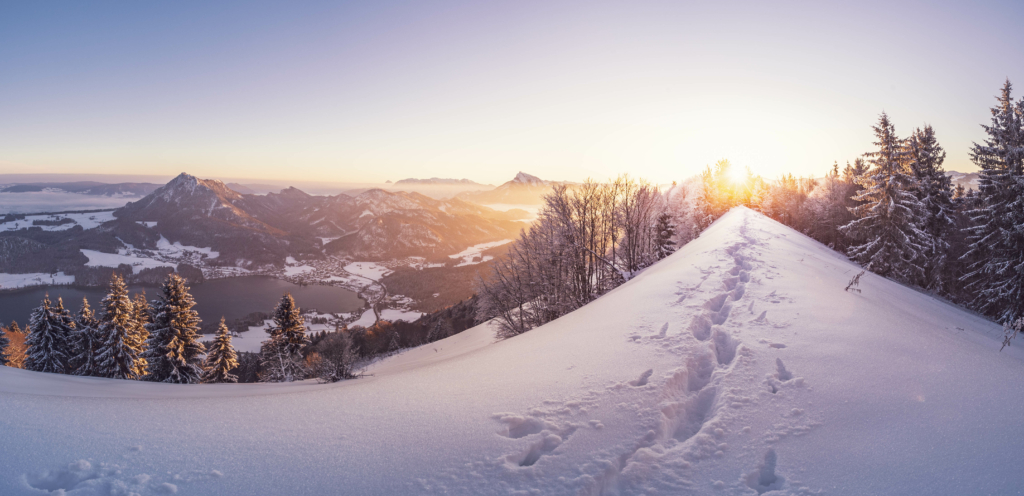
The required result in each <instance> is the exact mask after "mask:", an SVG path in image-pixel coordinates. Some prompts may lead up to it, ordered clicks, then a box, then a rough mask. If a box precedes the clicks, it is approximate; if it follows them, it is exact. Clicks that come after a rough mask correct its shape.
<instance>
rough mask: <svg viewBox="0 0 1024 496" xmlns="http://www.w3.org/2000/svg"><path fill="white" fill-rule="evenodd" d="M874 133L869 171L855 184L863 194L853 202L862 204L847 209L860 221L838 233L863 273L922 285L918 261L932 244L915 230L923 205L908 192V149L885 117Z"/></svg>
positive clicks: (920, 264) (859, 192)
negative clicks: (849, 243)
mask: <svg viewBox="0 0 1024 496" xmlns="http://www.w3.org/2000/svg"><path fill="white" fill-rule="evenodd" d="M874 130H875V136H876V138H877V139H878V141H876V142H875V145H876V146H878V151H875V152H870V153H868V154H866V155H867V156H868V157H870V158H871V161H870V163H871V165H872V168H871V170H870V171H869V172H868V173H867V174H864V175H863V176H861V177H860V178H859V179H858V184H859V185H861V186H862V189H861V190H860V191H858V193H857V196H856V197H854V200H856V201H862V202H865V203H863V204H861V205H858V206H856V207H853V208H851V209H850V211H851V212H853V214H854V215H856V216H857V217H858V218H857V219H856V220H853V221H851V222H850V223H849V224H847V225H845V226H843V227H842V229H841V230H842V231H843V233H845V234H847V235H849V236H851V237H852V238H853V239H854V240H855V243H854V244H853V246H851V247H850V249H849V254H850V257H851V258H853V259H854V260H856V261H857V262H858V263H860V264H861V265H863V266H864V268H866V269H868V270H870V271H872V272H875V273H877V274H879V275H882V276H885V277H893V278H895V279H898V280H903V281H920V280H921V279H922V278H923V276H924V269H923V268H922V264H923V258H922V257H923V254H924V253H927V251H928V250H929V249H930V244H929V242H928V237H927V235H926V234H925V233H923V232H922V231H921V229H920V227H919V226H920V217H921V211H922V209H923V206H922V205H921V203H920V202H919V201H918V200H917V198H916V197H915V196H914V194H913V192H912V191H913V189H914V187H915V183H914V180H913V178H912V177H910V176H908V175H907V174H906V172H905V170H906V165H907V154H906V150H905V147H904V146H903V142H902V140H900V139H899V138H898V137H897V136H896V130H895V128H894V127H893V125H892V123H891V122H890V121H889V116H888V115H886V114H885V113H884V112H883V113H882V115H881V117H880V118H879V121H878V125H876V126H874ZM856 242H860V244H856Z"/></svg>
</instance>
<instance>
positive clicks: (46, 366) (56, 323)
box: [25, 295, 75, 374]
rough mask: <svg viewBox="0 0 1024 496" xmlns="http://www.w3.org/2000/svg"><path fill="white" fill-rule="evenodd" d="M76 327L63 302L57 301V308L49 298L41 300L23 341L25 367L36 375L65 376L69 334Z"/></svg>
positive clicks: (68, 353)
mask: <svg viewBox="0 0 1024 496" xmlns="http://www.w3.org/2000/svg"><path fill="white" fill-rule="evenodd" d="M74 328H75V324H74V321H73V320H72V318H71V314H69V313H68V311H67V310H65V309H64V303H63V302H62V301H61V300H60V298H57V306H53V304H52V303H50V296H49V295H47V296H46V297H45V298H43V302H42V304H40V305H39V307H37V308H36V309H35V310H34V311H33V312H32V316H31V317H30V318H29V335H28V336H27V337H26V338H25V345H26V347H27V348H28V349H27V352H26V357H25V368H26V369H27V370H34V371H36V372H51V373H54V374H66V373H67V372H68V361H69V359H70V356H71V349H70V335H71V333H72V332H74Z"/></svg>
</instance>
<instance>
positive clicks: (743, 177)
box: [726, 165, 750, 184]
mask: <svg viewBox="0 0 1024 496" xmlns="http://www.w3.org/2000/svg"><path fill="white" fill-rule="evenodd" d="M749 171H750V170H749V169H748V168H747V167H739V166H736V165H733V166H730V167H729V170H728V171H726V176H727V177H728V178H729V181H731V182H732V183H733V184H743V183H745V182H746V181H747V178H748V173H749Z"/></svg>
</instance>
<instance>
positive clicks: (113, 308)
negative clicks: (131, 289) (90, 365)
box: [96, 274, 146, 379]
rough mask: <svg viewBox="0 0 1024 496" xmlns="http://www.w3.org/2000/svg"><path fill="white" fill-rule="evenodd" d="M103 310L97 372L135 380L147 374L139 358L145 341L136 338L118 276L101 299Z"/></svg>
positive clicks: (131, 311)
mask: <svg viewBox="0 0 1024 496" xmlns="http://www.w3.org/2000/svg"><path fill="white" fill-rule="evenodd" d="M101 304H102V305H103V309H104V313H103V318H102V319H101V320H100V324H99V333H98V334H99V337H100V343H99V348H98V349H97V351H96V365H97V370H96V375H98V376H100V377H109V378H111V379H138V378H140V377H142V376H143V375H145V373H146V359H145V358H143V357H142V350H143V346H144V343H142V342H140V341H139V340H138V336H139V334H138V332H137V330H136V323H135V309H134V308H133V305H132V302H131V300H130V299H129V298H128V287H127V286H125V284H124V279H122V278H121V276H120V275H117V274H114V276H113V278H111V280H110V293H109V294H107V296H105V297H104V298H103V300H102V302H101Z"/></svg>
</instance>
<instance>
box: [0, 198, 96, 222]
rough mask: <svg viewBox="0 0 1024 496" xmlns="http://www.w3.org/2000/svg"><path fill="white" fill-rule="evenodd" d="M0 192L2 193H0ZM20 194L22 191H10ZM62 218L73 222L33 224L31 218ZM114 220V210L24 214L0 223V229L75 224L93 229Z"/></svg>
mask: <svg viewBox="0 0 1024 496" xmlns="http://www.w3.org/2000/svg"><path fill="white" fill-rule="evenodd" d="M0 194H2V193H0ZM12 194H22V193H12ZM63 218H69V219H71V220H73V221H75V222H74V223H73V224H72V223H68V224H60V225H57V226H33V225H32V221H33V220H58V219H63ZM111 220H114V212H113V211H110V212H92V213H86V214H56V215H26V216H25V218H24V219H19V220H12V221H10V222H3V223H0V231H17V230H19V229H25V228H29V227H39V228H41V229H42V230H44V231H65V230H68V229H71V228H72V227H75V226H76V225H78V226H82V228H83V229H93V228H95V227H97V226H99V225H100V224H102V223H104V222H107V221H111Z"/></svg>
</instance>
